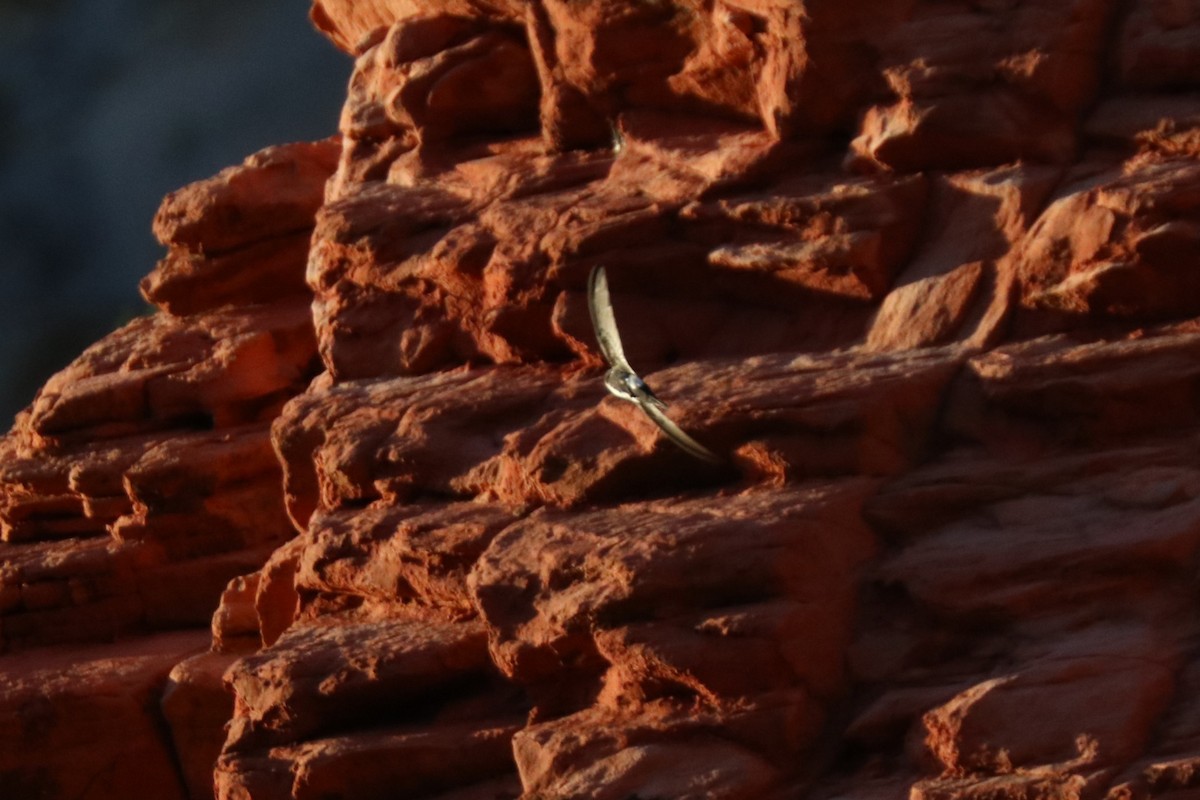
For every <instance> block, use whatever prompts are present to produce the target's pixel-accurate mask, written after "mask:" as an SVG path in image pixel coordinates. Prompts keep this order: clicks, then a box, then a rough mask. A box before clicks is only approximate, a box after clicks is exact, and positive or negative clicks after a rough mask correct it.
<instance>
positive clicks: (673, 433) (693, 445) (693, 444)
mask: <svg viewBox="0 0 1200 800" xmlns="http://www.w3.org/2000/svg"><path fill="white" fill-rule="evenodd" d="M638 405H639V406H641V407H642V411H644V412H646V416H647V417H649V418H650V419H651V420H653V422H654V424H655V425H657V426H658V427H659V429H660V430H662V432H663V433H665V434H666V435H667V438H668V439H670V440H671V441H672V442H674V443H675V444H677V445H679V447H680V448H682V449H683V450H685V451H687V452H688V453H689V454H690V455H693V456H695V457H696V458H699V459H702V460H704V461H708V462H710V463H712V464H719V463H721V457H720V456H718V455H717V454H716V453H714V452H713V451H712V450H709V449H708V448H707V447H705V446H704V445H702V444H700V443H699V442H697V441H696V440H695V439H693V438H692V437H690V436H688V435H687V434H686V433H684V432H683V429H682V428H680V427H679V426H678V425H676V424H675V423H674V422H673V421H672V420H671V418H670V417H668V416H667V415H666V412H664V411H663V410H662V409H661V408H659V407H658V406H656V405H654V404H652V403H650V402H648V401H644V400H639V401H638Z"/></svg>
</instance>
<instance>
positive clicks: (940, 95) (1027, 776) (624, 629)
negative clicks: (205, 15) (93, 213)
mask: <svg viewBox="0 0 1200 800" xmlns="http://www.w3.org/2000/svg"><path fill="white" fill-rule="evenodd" d="M312 17H313V21H314V23H315V24H316V25H317V27H318V28H319V29H320V30H322V31H324V32H325V33H326V34H328V35H329V36H330V38H331V39H332V40H333V41H334V42H335V43H336V44H337V45H338V46H340V47H341V48H342V49H344V50H345V51H347V53H349V54H350V55H352V56H353V57H354V58H355V59H356V62H355V63H356V68H355V73H354V76H353V78H352V80H351V83H350V86H349V87H348V97H347V103H346V106H345V110H344V113H343V116H342V120H341V124H340V131H339V135H338V136H336V137H334V138H331V139H329V140H327V141H324V142H318V143H305V144H295V145H287V146H283V147H278V148H270V149H268V150H266V151H263V152H262V153H259V154H256V155H254V156H252V157H251V158H249V159H247V161H246V162H245V163H243V164H242V165H239V166H237V167H233V168H230V169H229V170H225V171H223V172H222V173H220V174H219V175H217V176H215V177H214V178H212V179H209V180H207V181H201V182H199V183H197V184H194V185H193V186H190V187H187V188H185V189H183V190H181V191H179V192H177V193H174V194H172V195H171V196H169V197H168V198H167V200H166V201H165V202H164V205H163V208H162V210H161V211H160V213H159V215H158V217H157V218H156V220H155V231H156V233H157V234H158V236H159V237H160V239H161V240H162V242H163V243H164V245H165V246H167V248H168V254H167V256H166V258H165V259H164V260H163V262H161V263H160V265H159V266H158V267H157V268H156V269H155V271H154V272H153V273H151V274H150V275H149V276H148V277H147V278H146V279H145V281H144V282H143V291H144V293H145V294H146V296H147V298H148V299H150V300H151V301H152V302H154V303H155V304H156V305H158V306H159V308H160V311H159V313H157V314H156V315H154V316H152V317H149V318H145V319H140V320H135V321H134V322H132V323H130V324H129V325H128V326H126V327H125V328H123V329H121V330H119V331H117V332H115V333H113V334H112V335H110V336H109V337H107V338H106V339H104V340H102V341H101V342H98V343H97V344H96V345H95V346H93V347H92V348H90V349H89V350H88V351H86V352H85V353H84V354H82V355H81V356H80V358H79V359H78V360H77V361H76V362H75V363H73V364H72V365H70V366H69V367H68V368H67V369H66V370H64V371H63V372H62V373H60V374H59V375H57V376H56V377H55V378H53V379H52V380H51V381H50V382H49V383H48V384H47V385H46V387H45V388H44V389H43V390H42V391H41V393H40V394H39V395H38V397H37V398H35V399H34V401H33V403H32V404H31V406H30V408H29V409H27V410H26V411H25V412H23V413H22V414H21V415H20V416H19V417H18V419H17V421H16V425H15V427H14V428H13V430H12V432H11V433H9V434H8V436H7V437H5V438H4V439H2V440H0V533H2V536H3V543H2V544H0V649H2V651H3V655H0V705H4V706H5V707H9V708H11V709H13V713H15V714H16V716H17V718H18V719H19V720H21V723H20V727H19V728H18V729H16V732H15V733H14V734H13V736H14V740H13V742H11V743H9V745H6V747H5V748H4V749H5V752H8V753H12V752H14V748H24V749H23V751H22V756H21V757H20V758H10V760H9V761H7V762H5V763H4V765H3V767H2V768H0V787H9V786H15V787H18V788H17V789H16V790H15V791H17V792H18V796H22V797H23V796H29V797H33V796H38V797H56V798H57V797H63V798H66V797H75V796H81V795H80V793H81V792H84V791H86V792H87V794H84V795H82V796H87V797H94V798H118V797H120V798H123V797H127V796H129V788H128V784H127V783H125V782H123V781H125V780H126V777H127V767H126V765H127V759H128V758H129V757H130V756H129V755H128V753H129V751H127V750H126V749H118V748H116V747H111V746H109V745H111V744H113V740H112V737H113V735H114V733H115V732H116V731H117V730H118V729H120V733H121V735H123V736H127V737H132V739H134V740H135V743H136V747H135V749H134V750H133V752H135V753H136V754H137V758H138V760H139V764H140V765H144V769H145V771H146V774H147V775H148V776H152V778H153V780H154V781H155V785H156V786H160V787H162V788H161V789H159V790H158V792H159V793H158V794H157V795H156V796H161V797H187V796H190V797H192V798H197V797H207V796H210V795H211V794H212V793H213V792H215V794H216V796H217V797H219V798H222V800H301V799H302V798H304V799H309V798H311V800H325V799H326V798H330V797H355V798H395V797H405V798H439V799H440V800H452V799H453V800H484V798H487V800H497V799H498V798H514V799H515V798H523V800H545V799H548V798H595V799H596V800H600V799H601V798H603V799H605V800H607V799H610V798H611V800H627V799H628V798H631V797H640V798H746V800H751V799H753V798H771V799H772V800H774V799H776V798H780V799H781V798H799V797H811V798H829V799H830V800H832V799H833V798H843V797H872V798H874V797H878V798H895V797H905V796H907V797H910V798H914V800H915V799H917V798H930V799H931V800H932V799H933V798H946V799H947V800H949V798H979V800H982V799H983V798H988V799H989V800H991V799H993V798H1011V800H1018V798H1022V799H1023V798H1051V797H1053V798H1077V799H1079V800H1083V799H1084V798H1109V800H1134V799H1135V798H1136V799H1137V800H1143V799H1147V800H1148V798H1163V800H1183V799H1184V798H1187V797H1192V796H1194V795H1195V794H1196V793H1197V791H1200V778H1198V777H1197V776H1200V723H1198V722H1197V720H1198V719H1200V703H1198V701H1197V700H1196V699H1195V698H1196V697H1197V696H1198V691H1200V657H1198V655H1197V652H1198V651H1197V646H1198V644H1200V638H1198V636H1200V632H1198V630H1197V626H1198V624H1200V623H1198V622H1197V620H1200V615H1198V614H1197V608H1196V591H1195V590H1196V576H1197V574H1200V573H1198V567H1200V467H1198V466H1197V463H1196V460H1195V457H1194V454H1195V452H1196V448H1197V446H1198V444H1200V427H1198V426H1200V411H1198V409H1200V406H1197V402H1196V400H1197V397H1196V390H1195V387H1196V385H1197V369H1198V368H1197V364H1200V320H1198V318H1197V317H1196V315H1197V314H1198V313H1200V307H1197V300H1196V296H1197V293H1196V290H1197V289H1198V288H1200V282H1198V279H1197V278H1196V276H1195V275H1194V274H1193V273H1195V272H1196V270H1197V268H1200V234H1198V231H1200V170H1198V169H1197V167H1196V164H1197V160H1198V158H1200V135H1198V133H1197V131H1198V130H1200V68H1198V65H1200V11H1197V10H1196V9H1195V8H1193V7H1192V5H1191V4H1188V3H1170V2H1158V1H1157V0H1137V1H1136V2H1129V3H1116V2H1111V1H1110V0H1075V1H1074V2H1066V3H1062V2H1058V3H1052V2H1027V3H966V2H963V3H935V2H923V1H921V2H913V1H912V0H904V2H899V1H897V2H884V3H864V2H857V1H855V0H852V1H851V2H845V3H841V4H820V3H811V2H810V3H804V2H795V3H791V2H759V1H758V0H739V1H738V2H733V1H732V0H718V2H714V3H708V4H700V3H691V2H665V3H627V2H617V0H603V1H602V2H594V3H583V4H581V3H571V2H565V0H538V1H537V2H529V3H517V2H510V1H508V0H454V2H448V3H436V4H435V3H428V2H421V0H375V1H374V2H355V3H348V2H341V1H335V0H317V1H316V2H315V3H314V5H313V9H312ZM600 264H603V265H604V266H605V267H606V269H607V271H608V274H609V276H610V280H611V284H612V288H613V300H614V305H615V308H616V314H617V317H618V320H619V323H620V327H621V332H622V337H623V339H624V341H625V346H626V350H627V352H628V355H629V359H630V361H631V363H633V364H634V365H635V366H636V367H637V368H638V370H639V371H640V372H641V374H642V375H643V376H644V377H646V379H647V380H648V382H649V383H650V384H651V385H653V386H654V387H655V389H656V391H657V392H658V394H659V395H660V396H661V397H662V398H663V399H664V400H665V401H667V402H668V403H669V404H670V407H669V412H670V414H671V415H672V418H674V419H675V420H676V421H678V422H679V423H680V425H681V426H682V427H684V428H685V429H686V430H687V431H689V432H690V433H691V434H693V435H694V436H695V437H696V438H697V439H699V440H700V441H702V442H703V443H704V444H705V445H706V446H707V447H710V448H711V449H713V450H714V451H716V452H718V453H720V454H721V455H722V457H723V463H721V464H719V465H710V464H707V463H704V462H700V461H697V460H694V459H692V458H690V457H689V456H688V455H687V454H686V453H684V452H682V451H680V450H678V449H676V448H674V447H673V446H672V445H671V444H670V443H669V442H667V441H665V440H664V439H663V438H662V437H661V435H660V433H659V431H658V429H657V428H656V427H655V426H654V424H653V423H652V422H650V421H649V420H648V419H647V418H645V416H644V415H643V414H642V413H641V412H640V410H639V409H637V408H636V407H634V406H632V405H630V404H627V403H623V402H621V401H619V400H617V399H616V398H612V397H609V396H607V395H606V394H605V393H604V391H603V386H602V384H601V381H600V375H601V373H602V361H601V359H600V356H599V354H598V352H597V349H596V346H595V342H594V339H593V336H592V333H591V326H590V321H589V318H588V311H587V302H586V298H585V294H584V293H585V286H586V283H587V275H588V273H589V271H590V270H591V269H592V268H593V267H594V266H596V265H600ZM210 626H211V628H210ZM114 639H115V640H119V642H118V643H117V644H106V642H109V641H111V640H114ZM106 648H107V649H106ZM107 673H111V674H108V675H107V677H104V675H105V674H107ZM102 677H103V680H102ZM104 681H108V683H105V682H104ZM110 684H112V685H119V687H120V689H119V691H120V692H121V693H123V695H125V696H128V697H129V698H134V699H131V700H128V701H124V700H123V701H120V702H117V701H111V702H110V700H109V699H106V698H107V697H108V696H107V695H106V694H105V693H106V692H111V691H114V690H113V689H112V686H111V685H110ZM39 687H45V688H44V689H39ZM97 696H99V697H100V699H97ZM160 700H161V708H159V707H158V706H157V703H158V702H159V701H160ZM139 709H140V712H139ZM67 718H71V719H78V720H80V726H81V727H80V728H79V730H83V731H87V732H89V735H91V736H92V737H93V738H97V737H98V738H104V739H105V746H102V747H87V746H86V743H85V742H84V741H83V739H82V738H80V737H78V736H76V735H75V730H76V729H75V728H73V727H70V726H67V725H66V724H65V723H64V722H63V721H62V720H64V719H67ZM85 750H86V752H85ZM89 776H90V777H89ZM21 793H24V794H21Z"/></svg>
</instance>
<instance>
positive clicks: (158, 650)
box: [0, 632, 207, 800]
mask: <svg viewBox="0 0 1200 800" xmlns="http://www.w3.org/2000/svg"><path fill="white" fill-rule="evenodd" d="M206 645H207V637H206V636H205V635H204V634H203V633H202V632H201V633H197V632H188V633H173V634H163V635H159V636H153V637H145V638H141V639H137V640H134V641H129V642H122V643H119V644H113V645H100V646H93V647H86V648H81V647H79V646H78V644H75V645H74V646H71V647H56V648H52V649H41V650H34V651H30V652H26V653H19V654H9V655H4V656H0V698H2V699H0V707H2V710H3V716H4V719H5V724H4V725H3V726H0V744H2V745H3V747H0V775H3V776H4V783H3V787H4V793H5V795H6V796H8V797H13V798H22V797H95V798H111V799H112V800H117V798H128V797H155V798H164V800H172V799H173V798H180V800H182V798H184V797H186V794H185V789H184V786H183V784H182V782H181V781H180V778H179V774H178V772H177V771H176V767H175V764H174V760H173V754H172V751H171V748H170V746H169V745H168V743H167V742H166V741H165V740H164V739H163V738H162V737H161V736H160V734H159V723H160V720H159V719H158V717H157V714H156V712H155V709H156V708H157V706H158V698H159V697H160V696H161V695H162V691H163V687H164V686H165V684H166V680H167V673H168V672H170V671H171V667H172V666H173V665H174V664H175V663H177V662H179V661H180V660H182V659H184V658H186V657H188V656H189V655H192V654H194V653H196V652H197V651H199V650H201V649H203V648H204V647H205V646H206Z"/></svg>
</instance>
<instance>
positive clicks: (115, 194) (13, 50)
mask: <svg viewBox="0 0 1200 800" xmlns="http://www.w3.org/2000/svg"><path fill="white" fill-rule="evenodd" d="M351 66H352V62H351V59H350V57H349V56H347V55H345V54H344V53H341V52H339V51H338V50H336V49H335V48H334V47H333V45H332V44H331V43H329V41H328V40H326V39H325V38H324V37H322V36H321V35H320V34H318V33H317V32H316V31H315V30H314V29H313V28H312V25H311V23H309V21H308V3H307V2H304V0H204V1H203V2H197V0H0V432H2V431H3V430H6V429H7V428H8V427H9V425H10V422H11V418H12V415H13V414H14V413H15V412H16V411H17V410H19V409H20V408H22V407H23V406H25V405H27V404H28V403H29V402H30V401H31V400H32V399H33V395H34V393H35V392H36V390H37V388H38V387H39V386H40V385H41V384H42V383H43V382H44V381H45V380H46V378H48V377H49V376H50V375H51V374H53V373H54V372H55V371H57V370H58V369H61V368H62V367H63V366H65V365H66V364H67V363H68V362H69V361H70V360H71V359H72V358H74V357H75V356H76V355H78V353H79V352H80V351H82V350H83V349H84V348H85V347H86V346H87V345H89V344H91V343H92V342H94V341H95V340H97V339H99V338H100V337H101V336H103V335H104V334H105V333H107V332H109V331H111V330H113V329H114V328H116V327H118V326H119V325H121V324H123V323H124V322H126V321H128V320H129V319H130V318H132V317H133V316H136V315H138V314H142V313H146V312H147V310H148V308H147V307H146V306H145V304H144V303H143V301H142V300H141V297H140V296H139V294H138V291H137V283H138V281H139V280H140V279H141V277H142V276H143V275H145V274H146V273H147V272H149V271H150V270H151V269H152V268H153V266H154V263H155V261H156V260H157V259H158V258H159V257H160V256H161V255H162V252H163V250H162V248H161V247H160V246H159V245H158V243H157V242H156V241H155V240H154V238H153V236H152V235H151V233H150V223H151V220H152V218H153V216H154V212H155V210H156V209H157V208H158V204H159V202H160V201H161V199H162V197H163V195H165V194H166V193H167V192H169V191H171V190H172V189H176V188H178V187H180V186H183V185H184V184H187V183H190V182H191V181H194V180H198V179H201V178H206V177H209V176H210V175H213V174H215V173H216V172H218V171H219V170H220V169H222V168H223V167H226V166H229V165H231V164H236V163H239V162H240V161H241V160H242V159H243V158H244V157H245V156H247V155H249V154H250V153H253V152H254V151H256V150H259V149H261V148H263V147H266V146H267V145H270V144H279V143H283V142H289V141H296V140H300V139H321V138H324V137H326V136H329V135H330V134H332V133H334V132H335V130H336V128H337V121H338V114H339V112H340V108H341V102H342V99H343V97H344V94H345V86H346V82H347V80H348V78H349V75H350V70H351Z"/></svg>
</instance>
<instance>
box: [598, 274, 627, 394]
mask: <svg viewBox="0 0 1200 800" xmlns="http://www.w3.org/2000/svg"><path fill="white" fill-rule="evenodd" d="M588 311H590V312H591V314H592V328H593V329H594V330H595V331H596V341H597V342H599V343H600V352H601V353H603V354H604V358H605V359H606V360H607V361H608V363H609V364H610V365H611V366H614V367H621V368H622V369H624V370H625V371H627V372H633V367H631V366H629V362H628V361H627V360H625V349H624V348H623V347H621V335H620V334H619V333H617V317H616V314H614V313H613V307H612V300H611V299H610V298H609V295H608V276H607V275H605V274H604V267H593V268H592V274H591V275H589V276H588Z"/></svg>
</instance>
